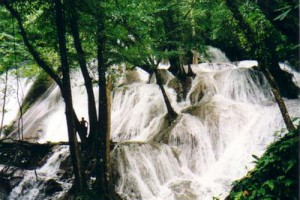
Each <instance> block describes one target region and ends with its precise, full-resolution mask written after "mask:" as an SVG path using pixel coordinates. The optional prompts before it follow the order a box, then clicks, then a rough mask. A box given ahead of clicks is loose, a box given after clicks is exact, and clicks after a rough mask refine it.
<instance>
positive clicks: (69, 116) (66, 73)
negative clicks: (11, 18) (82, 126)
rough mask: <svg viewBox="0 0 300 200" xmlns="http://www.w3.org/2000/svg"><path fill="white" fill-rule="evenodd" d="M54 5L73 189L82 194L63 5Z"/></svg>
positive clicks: (58, 0) (84, 186)
mask: <svg viewBox="0 0 300 200" xmlns="http://www.w3.org/2000/svg"><path fill="white" fill-rule="evenodd" d="M54 5H55V14H56V27H57V37H58V43H59V54H60V60H61V66H62V74H63V78H62V83H63V90H62V96H63V99H64V101H65V106H66V107H65V109H66V111H65V112H66V113H65V114H66V120H67V127H68V136H69V146H70V155H71V160H72V165H73V170H74V175H75V180H74V183H75V187H76V189H77V190H78V191H80V192H82V191H84V190H86V188H87V183H86V180H85V174H84V170H83V167H82V163H81V153H80V149H79V145H78V141H77V136H76V126H75V121H74V116H73V114H74V112H73V102H72V92H71V83H70V69H69V63H68V58H67V47H66V38H65V34H66V31H65V19H64V14H63V5H62V3H61V1H60V0H54Z"/></svg>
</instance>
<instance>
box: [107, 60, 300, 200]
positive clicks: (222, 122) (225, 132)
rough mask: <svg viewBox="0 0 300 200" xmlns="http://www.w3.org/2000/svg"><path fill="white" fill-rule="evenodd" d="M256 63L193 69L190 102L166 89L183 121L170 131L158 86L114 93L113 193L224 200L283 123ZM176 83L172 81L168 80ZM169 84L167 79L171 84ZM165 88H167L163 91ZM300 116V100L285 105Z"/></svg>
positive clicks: (148, 198) (133, 197) (134, 199)
mask: <svg viewBox="0 0 300 200" xmlns="http://www.w3.org/2000/svg"><path fill="white" fill-rule="evenodd" d="M253 64H255V62H253V61H248V62H243V63H239V65H238V66H235V65H232V64H229V63H202V64H199V65H193V66H192V68H193V71H194V72H196V73H197V76H196V77H195V78H194V79H193V82H192V85H191V88H190V91H189V92H188V94H187V97H186V100H184V101H182V102H176V92H175V91H174V90H173V89H172V88H168V87H167V86H165V87H166V90H167V92H168V95H169V98H170V99H171V101H172V105H173V107H174V108H176V110H177V112H178V114H179V116H178V118H177V119H176V120H175V121H174V122H173V124H171V125H170V126H166V123H165V114H166V108H165V106H164V103H163V98H162V95H161V92H160V91H159V88H158V87H157V85H155V84H146V83H134V84H128V85H125V86H121V87H119V88H116V89H115V90H114V93H113V97H114V98H113V104H112V108H113V110H112V111H113V112H112V113H113V117H112V120H113V123H112V138H113V140H115V141H119V142H120V143H119V144H118V146H117V147H116V148H115V149H114V151H113V153H112V157H113V163H112V164H113V167H112V174H113V178H114V180H115V184H116V190H117V192H118V193H119V194H121V195H122V196H123V197H124V198H125V199H130V200H138V199H143V200H163V199H167V200H206V199H212V198H213V197H219V198H221V199H224V198H225V197H226V195H227V194H228V192H229V190H230V188H231V183H232V181H234V180H236V179H239V178H241V177H242V176H243V175H245V174H246V173H247V171H248V170H250V169H251V168H253V163H252V161H253V158H252V155H257V156H260V155H262V153H263V152H264V150H265V149H266V147H267V145H268V144H270V143H271V142H272V141H274V140H275V139H276V137H275V136H274V131H275V130H279V129H282V128H283V127H284V122H283V120H282V117H281V114H280V112H279V109H278V107H277V105H276V103H275V101H274V99H273V97H272V94H271V92H270V88H269V86H268V83H267V81H266V80H265V78H264V77H263V76H262V74H261V73H259V72H257V71H255V70H253V69H251V67H250V66H249V65H253ZM171 78H172V77H171ZM171 78H170V77H168V78H167V80H170V79H171ZM166 85H167V84H166ZM286 104H287V107H288V109H289V111H290V114H291V116H293V117H295V116H298V117H299V116H300V110H299V100H286Z"/></svg>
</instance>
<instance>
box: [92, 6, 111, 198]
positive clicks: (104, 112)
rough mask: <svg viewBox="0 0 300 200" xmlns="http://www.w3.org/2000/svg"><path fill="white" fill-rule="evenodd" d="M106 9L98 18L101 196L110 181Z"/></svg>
mask: <svg viewBox="0 0 300 200" xmlns="http://www.w3.org/2000/svg"><path fill="white" fill-rule="evenodd" d="M104 16H105V15H104V9H103V8H102V10H101V11H100V13H99V14H98V15H97V16H96V17H97V18H96V21H97V60H98V79H99V107H98V109H99V111H98V113H99V121H98V125H99V135H97V137H96V138H95V139H96V141H97V143H96V152H97V153H96V155H97V159H96V162H97V165H96V166H97V170H96V189H97V192H98V193H99V194H102V195H104V194H108V193H109V188H108V185H109V180H107V176H106V174H107V173H108V169H106V163H107V156H108V155H106V153H107V151H106V147H107V144H106V142H107V140H108V138H107V131H108V107H107V95H106V76H105V72H106V58H105V56H104V54H105V44H106V38H105V24H104V18H105V17H104Z"/></svg>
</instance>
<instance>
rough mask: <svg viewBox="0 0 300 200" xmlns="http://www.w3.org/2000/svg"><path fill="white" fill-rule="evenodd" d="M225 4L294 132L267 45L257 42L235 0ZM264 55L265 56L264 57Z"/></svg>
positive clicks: (286, 121) (289, 127) (285, 119)
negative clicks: (274, 73)
mask: <svg viewBox="0 0 300 200" xmlns="http://www.w3.org/2000/svg"><path fill="white" fill-rule="evenodd" d="M225 3H226V5H227V7H228V8H229V10H230V11H231V12H232V15H233V17H234V18H235V19H236V21H237V23H238V25H239V27H240V28H241V30H242V31H243V33H244V35H245V37H246V38H247V40H248V44H249V45H250V46H251V49H252V50H253V51H254V52H253V54H254V55H255V56H256V58H257V60H258V63H259V68H260V70H261V71H262V72H263V74H264V75H265V77H266V79H267V80H268V82H269V84H270V86H271V88H272V92H273V95H274V97H275V100H276V102H277V104H278V106H279V109H280V111H281V115H282V117H283V119H284V122H285V125H286V127H287V129H288V130H289V131H294V130H295V127H294V125H293V123H292V121H291V118H290V116H289V114H288V110H287V108H286V106H285V104H284V101H283V99H282V97H281V95H280V91H279V88H278V86H277V84H276V81H275V79H274V77H273V75H272V74H271V73H270V72H269V68H271V67H272V64H273V63H272V61H271V59H270V58H272V56H271V55H269V53H268V51H267V49H266V48H265V46H266V45H267V44H260V43H257V42H256V41H257V40H256V38H255V34H254V32H253V30H252V28H251V27H250V25H249V24H248V23H247V22H246V21H245V20H244V18H243V16H242V14H241V13H240V11H239V9H238V5H237V2H236V1H235V0H225ZM262 53H263V54H264V55H262Z"/></svg>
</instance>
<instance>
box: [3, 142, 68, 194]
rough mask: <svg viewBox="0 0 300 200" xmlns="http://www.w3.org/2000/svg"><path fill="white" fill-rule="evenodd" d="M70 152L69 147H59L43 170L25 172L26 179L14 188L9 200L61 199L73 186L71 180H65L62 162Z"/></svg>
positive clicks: (55, 149) (54, 150)
mask: <svg viewBox="0 0 300 200" xmlns="http://www.w3.org/2000/svg"><path fill="white" fill-rule="evenodd" d="M68 150H69V147H68V146H57V147H55V148H54V149H53V152H54V153H53V155H52V156H50V157H49V158H48V160H47V162H46V163H45V164H44V165H43V166H42V167H41V168H38V169H36V170H26V171H25V172H23V173H25V174H24V179H23V180H22V181H21V182H20V183H19V184H18V185H17V186H16V187H15V188H13V190H12V191H11V193H10V195H9V197H8V200H15V199H18V200H35V199H49V200H50V199H59V198H60V197H61V196H62V195H63V194H64V192H66V191H68V190H69V189H70V188H71V186H72V181H71V180H66V179H64V178H63V175H64V173H65V172H64V171H63V169H61V162H62V161H64V160H65V159H66V157H67V156H68ZM54 184H55V186H56V187H57V188H55V189H54V188H53V185H54ZM58 191H60V192H58ZM61 191H63V192H61ZM53 193H54V194H53Z"/></svg>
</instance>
